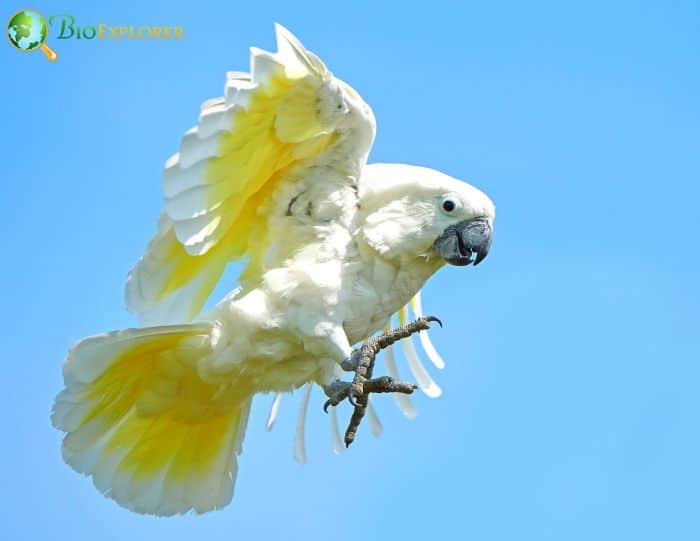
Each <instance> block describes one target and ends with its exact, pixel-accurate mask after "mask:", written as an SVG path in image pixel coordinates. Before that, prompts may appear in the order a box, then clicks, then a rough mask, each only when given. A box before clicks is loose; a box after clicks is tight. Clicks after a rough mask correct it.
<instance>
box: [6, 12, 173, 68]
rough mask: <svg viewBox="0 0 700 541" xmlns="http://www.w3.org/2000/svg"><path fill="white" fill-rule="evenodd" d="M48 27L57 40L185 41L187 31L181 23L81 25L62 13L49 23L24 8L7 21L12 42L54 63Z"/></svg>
mask: <svg viewBox="0 0 700 541" xmlns="http://www.w3.org/2000/svg"><path fill="white" fill-rule="evenodd" d="M49 27H50V28H51V30H52V31H53V32H55V33H56V36H55V37H56V39H77V40H87V41H90V40H93V39H98V40H108V41H121V40H125V39H130V40H134V39H135V40H168V41H170V40H182V39H185V33H184V30H183V28H182V26H150V25H142V26H133V25H132V26H119V25H110V24H107V23H100V24H97V25H82V24H78V23H77V22H76V20H75V17H74V16H73V15H70V14H67V13H61V14H57V15H51V16H50V17H49V22H48V24H47V22H46V19H45V18H44V16H43V15H42V14H41V13H39V12H38V11H34V10H31V9H23V10H20V11H18V12H16V13H13V14H12V16H11V17H10V20H9V21H7V37H8V39H9V40H10V44H11V45H12V46H13V47H14V48H15V49H18V50H20V51H23V52H25V53H29V52H32V51H37V50H40V51H42V52H43V53H44V54H45V55H46V58H48V59H49V60H50V61H52V62H54V61H55V60H56V59H57V58H58V54H56V51H54V50H53V49H52V48H51V47H49V46H48V45H46V43H45V41H46V37H47V36H48V33H49Z"/></svg>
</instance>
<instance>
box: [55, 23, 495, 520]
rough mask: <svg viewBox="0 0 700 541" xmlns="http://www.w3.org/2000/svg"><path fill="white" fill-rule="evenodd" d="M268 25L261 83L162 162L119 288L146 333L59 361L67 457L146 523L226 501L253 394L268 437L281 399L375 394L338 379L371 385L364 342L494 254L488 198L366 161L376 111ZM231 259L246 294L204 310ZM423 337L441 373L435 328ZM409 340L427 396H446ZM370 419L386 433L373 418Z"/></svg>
mask: <svg viewBox="0 0 700 541" xmlns="http://www.w3.org/2000/svg"><path fill="white" fill-rule="evenodd" d="M276 29H277V43H278V51H277V52H276V53H268V52H265V51H262V50H259V49H255V48H253V49H251V68H250V70H251V71H250V73H249V74H248V73H238V72H234V73H230V74H229V75H228V77H227V81H226V88H225V95H224V96H223V97H221V98H216V99H213V100H208V101H207V102H205V103H204V104H203V105H202V109H201V113H200V117H199V121H198V123H197V125H196V126H195V127H193V128H192V129H190V130H189V131H187V132H186V133H185V135H184V137H183V139H182V142H181V145H180V150H179V152H178V153H177V154H175V155H173V156H172V157H171V158H170V159H168V160H167V162H166V165H165V171H164V173H163V192H164V196H165V208H164V211H163V213H162V215H161V217H160V220H159V224H158V231H157V233H156V235H155V236H154V237H153V239H152V240H151V242H150V244H149V245H148V249H147V251H146V253H145V255H144V256H143V257H142V258H141V260H139V262H138V263H137V264H136V266H135V267H134V268H133V269H132V270H131V272H130V273H129V277H128V280H127V285H126V303H127V307H128V308H129V310H131V311H133V312H136V313H138V314H139V316H140V318H141V321H142V323H144V324H145V325H149V326H146V327H143V328H138V329H126V330H122V331H117V332H112V333H107V334H102V335H97V336H93V337H89V338H86V339H84V340H82V341H80V342H78V343H77V344H76V345H75V346H74V347H73V348H72V349H71V351H70V352H69V354H68V357H67V359H66V361H65V365H64V371H63V374H64V380H65V389H64V390H63V391H62V392H61V393H60V394H59V395H58V397H57V398H56V403H55V405H54V409H53V414H52V421H53V424H54V426H56V427H57V428H58V429H60V430H62V431H64V432H66V436H65V438H64V441H63V456H64V459H65V460H66V462H67V463H68V464H69V465H70V466H71V467H72V468H74V469H75V470H76V471H78V472H80V473H83V474H86V475H91V476H92V478H93V481H94V483H95V486H96V487H97V488H98V489H99V490H100V491H101V492H103V493H104V494H106V495H108V496H109V497H111V498H113V499H114V500H115V501H117V502H118V503H119V504H120V505H122V506H124V507H127V508H129V509H131V510H133V511H136V512H139V513H150V514H155V515H172V514H177V513H185V512H187V511H190V510H194V511H195V512H198V513H203V512H206V511H209V510H212V509H217V508H221V507H223V506H225V505H226V504H227V503H229V501H230V500H231V498H232V496H233V488H234V483H235V478H236V472H237V469H238V462H237V456H238V455H239V454H240V452H241V445H242V441H243V436H244V434H245V430H246V425H247V421H248V413H249V411H250V405H251V401H252V398H253V396H254V395H255V394H257V393H262V392H274V393H277V395H276V398H275V400H274V403H273V408H272V411H271V414H270V418H269V420H268V426H271V425H272V423H273V422H274V418H275V416H276V412H277V409H278V407H279V396H280V393H283V392H288V391H291V390H293V389H296V388H299V387H301V386H303V385H310V384H312V383H315V384H318V385H320V386H321V387H322V388H323V389H324V391H325V392H326V393H327V394H328V395H329V396H330V397H331V400H333V401H334V402H333V404H335V403H337V401H338V400H339V398H342V397H345V396H348V395H349V396H350V399H352V398H353V396H355V398H356V399H357V398H358V397H359V398H363V397H366V396H367V395H362V394H361V393H360V394H357V391H356V390H354V389H355V388H354V387H353V386H352V385H350V384H343V383H342V382H341V381H340V380H339V377H340V375H341V374H342V371H343V369H345V370H351V371H353V370H354V371H355V372H356V381H357V378H358V377H359V376H358V375H357V374H359V373H360V371H361V369H360V368H358V367H359V366H360V365H361V364H362V362H363V361H362V359H361V355H359V354H358V351H359V350H357V349H356V350H353V349H352V346H353V345H355V344H357V343H359V342H362V341H363V340H366V339H367V338H368V337H370V336H372V335H373V334H375V333H376V332H377V331H379V330H381V329H383V328H385V327H386V326H387V325H388V323H389V322H390V321H391V318H392V315H393V314H398V315H399V317H400V320H401V324H404V323H405V321H406V320H407V317H408V309H407V307H408V306H409V305H410V306H411V307H412V310H413V312H414V314H415V315H416V316H417V317H419V319H421V317H420V316H422V308H421V306H420V297H419V295H418V293H419V290H420V289H421V287H422V286H423V284H424V283H425V281H426V280H427V279H428V278H429V277H430V276H431V275H432V274H433V273H434V272H436V271H437V270H438V269H439V268H440V267H442V266H443V265H444V264H445V263H450V264H454V265H467V264H470V263H474V264H477V263H479V262H480V261H481V260H482V259H483V258H484V257H485V256H486V253H487V252H488V250H489V247H490V243H491V233H492V227H493V219H494V214H495V211H494V206H493V204H492V203H491V201H490V200H489V198H488V197H487V196H486V195H484V194H483V193H482V192H480V191H479V190H477V189H476V188H474V187H472V186H470V185H468V184H466V183H464V182H461V181H458V180H456V179H453V178H451V177H449V176H447V175H444V174H442V173H439V172H437V171H434V170H431V169H427V168H422V167H415V166H409V165H400V164H374V165H367V164H366V161H367V156H368V153H369V151H370V148H371V146H372V143H373V141H374V136H375V120H374V115H373V114H372V110H371V109H370V108H369V106H368V105H367V104H366V103H365V102H364V101H363V100H362V98H361V97H360V96H359V95H358V94H357V92H355V91H354V90H353V89H352V88H351V87H350V86H349V85H347V84H346V83H344V82H343V81H341V80H340V79H338V78H336V77H334V76H333V75H332V74H331V72H330V71H328V69H327V68H326V66H325V65H324V64H323V62H321V60H320V59H319V58H318V57H316V56H315V55H314V54H313V53H311V52H309V51H308V50H306V49H305V48H304V47H303V46H302V45H301V44H300V43H299V41H298V40H297V39H296V38H295V37H294V36H292V35H291V34H290V33H289V32H288V31H287V30H285V29H284V28H282V27H281V26H277V27H276ZM239 260H240V261H243V262H244V269H243V271H242V273H241V275H240V277H239V287H238V288H237V289H235V290H234V291H232V292H231V293H230V294H229V295H228V296H226V297H225V298H224V299H223V300H221V301H220V302H219V303H218V304H217V305H216V306H215V307H214V308H213V309H212V310H210V311H209V312H207V313H205V314H201V315H200V312H201V310H202V307H203V306H204V303H205V302H206V300H207V298H208V297H209V296H210V294H211V292H212V290H213V289H214V287H215V286H216V284H217V282H218V280H219V278H220V277H221V275H222V273H223V271H224V269H225V267H226V265H227V264H229V263H230V262H232V261H239ZM198 316H199V317H198ZM195 318H197V320H196V321H194V322H193V320H194V319H195ZM422 319H423V320H425V318H422ZM423 328H425V327H423ZM421 343H422V345H423V347H424V349H425V351H426V352H427V353H428V355H429V357H430V358H431V359H432V360H433V362H434V363H435V364H436V365H438V366H440V365H441V364H442V359H441V358H440V357H439V355H438V354H437V352H436V351H435V350H434V348H433V346H432V344H431V343H430V341H429V339H428V338H427V336H426V335H425V333H422V335H421ZM405 344H406V353H407V357H408V360H409V365H410V367H411V369H412V372H413V373H414V375H415V376H416V378H417V381H418V384H419V386H420V387H421V388H422V389H423V390H424V391H425V392H426V393H427V394H429V395H431V394H432V395H433V396H436V395H437V394H439V388H438V387H437V386H436V385H435V384H434V382H432V380H431V379H430V376H429V375H428V374H427V372H426V371H425V369H424V368H423V367H422V365H421V363H420V361H419V360H418V359H417V356H416V354H415V351H414V350H413V346H412V344H411V343H410V341H408V342H405ZM388 353H389V356H388V369H389V372H390V375H392V376H394V377H395V379H398V378H397V377H396V376H397V375H396V370H397V368H396V363H395V361H394V358H393V354H391V352H390V351H389V352H388ZM369 372H370V373H371V368H370V370H369ZM372 381H374V380H372ZM372 385H374V387H375V388H378V387H377V385H378V384H377V383H376V382H375V383H367V387H368V388H370V387H371V386H372ZM386 389H389V387H387V388H386ZM309 391H310V387H307V393H306V398H305V400H304V405H303V406H302V411H305V404H307V403H308V392H309ZM408 392H410V389H409V391H408ZM353 393H355V394H353ZM396 396H397V397H399V398H398V402H399V405H400V407H401V408H402V410H403V411H404V413H405V414H406V415H407V416H412V415H415V412H414V411H413V409H412V405H411V404H410V402H408V401H407V397H405V396H404V395H396ZM331 400H329V402H330V401H331ZM365 403H366V400H365ZM333 415H334V413H333ZM333 419H335V417H333ZM370 421H374V422H373V424H374V426H375V428H377V427H378V421H376V419H374V417H373V415H372V412H371V411H370ZM303 424H304V415H302V416H301V418H300V422H299V426H298V432H300V433H303ZM346 441H347V440H346ZM300 445H301V446H300ZM336 446H338V438H337V437H336ZM297 456H298V458H300V459H303V442H302V443H301V444H299V443H298V445H297Z"/></svg>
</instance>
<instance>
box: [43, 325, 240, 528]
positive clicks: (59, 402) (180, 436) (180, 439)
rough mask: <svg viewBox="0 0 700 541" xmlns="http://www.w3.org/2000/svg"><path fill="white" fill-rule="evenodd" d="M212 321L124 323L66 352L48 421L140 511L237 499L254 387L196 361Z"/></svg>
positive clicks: (112, 493) (100, 481) (75, 458)
mask: <svg viewBox="0 0 700 541" xmlns="http://www.w3.org/2000/svg"><path fill="white" fill-rule="evenodd" d="M212 330H213V325H212V324H210V323H196V324H189V325H173V326H164V327H148V328H143V329H127V330H123V331H117V332H113V333H109V334H102V335H99V336H93V337H90V338H86V339H84V340H82V341H80V342H78V344H76V345H75V346H74V347H73V349H71V351H70V352H69V354H68V358H67V359H66V363H65V366H64V371H63V376H64V380H65V389H64V390H63V391H62V392H61V393H60V394H59V395H58V396H57V397H56V403H55V405H54V408H53V414H52V416H51V420H52V422H53V425H54V426H55V427H56V428H58V429H59V430H62V431H64V432H66V436H65V438H64V440H63V458H64V459H65V461H66V462H67V463H68V464H69V465H70V466H71V467H72V468H73V469H74V470H75V471H77V472H79V473H82V474H85V475H91V476H92V479H93V482H94V483H95V486H96V487H97V489H98V490H99V491H100V492H102V493H103V494H105V495H107V496H109V497H110V498H112V499H114V500H115V501H116V502H117V503H119V504H120V505H122V506H124V507H126V508H128V509H131V510H132V511H136V512H138V513H148V514H153V515H174V514H178V513H186V512H188V511H189V510H194V511H195V512H197V513H204V512H207V511H210V510H212V509H220V508H222V507H224V506H225V505H227V504H228V503H229V502H230V501H231V498H232V497H233V487H234V483H235V480H236V473H237V471H238V464H237V460H236V456H237V455H239V454H240V453H241V443H242V441H243V436H244V434H245V429H246V424H247V422H248V413H249V411H250V403H251V399H252V393H251V392H250V390H249V389H248V388H247V386H246V384H245V383H244V382H241V383H240V384H236V383H235V382H234V383H232V384H229V385H221V384H214V383H208V382H205V381H203V380H202V379H201V378H200V377H199V376H198V373H197V361H198V360H200V359H201V358H202V357H204V356H206V355H207V354H208V353H209V352H210V351H211V347H212Z"/></svg>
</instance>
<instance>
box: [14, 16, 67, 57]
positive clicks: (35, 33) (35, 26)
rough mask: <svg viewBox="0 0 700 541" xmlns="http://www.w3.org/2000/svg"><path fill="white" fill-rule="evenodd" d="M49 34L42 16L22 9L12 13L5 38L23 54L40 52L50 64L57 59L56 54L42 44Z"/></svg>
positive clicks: (47, 26)
mask: <svg viewBox="0 0 700 541" xmlns="http://www.w3.org/2000/svg"><path fill="white" fill-rule="evenodd" d="M48 34H49V25H48V24H47V23H46V19H45V18H44V16H43V15H42V14H41V13H39V12H37V11H33V10H31V9H22V10H20V11H17V12H16V13H13V14H12V15H11V16H10V20H9V21H7V38H8V39H9V40H10V44H11V45H12V46H13V47H14V48H15V49H17V50H19V51H22V52H24V53H31V52H34V51H37V50H40V51H41V52H42V53H44V55H45V56H46V58H48V59H49V60H50V61H51V62H55V61H56V60H57V59H58V54H56V51H54V50H53V49H52V48H51V47H49V46H48V45H46V43H44V42H45V41H46V37H47V36H48Z"/></svg>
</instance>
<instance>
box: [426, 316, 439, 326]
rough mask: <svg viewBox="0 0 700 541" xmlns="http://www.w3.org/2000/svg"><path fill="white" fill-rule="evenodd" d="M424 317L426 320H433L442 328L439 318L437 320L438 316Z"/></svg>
mask: <svg viewBox="0 0 700 541" xmlns="http://www.w3.org/2000/svg"><path fill="white" fill-rule="evenodd" d="M425 319H426V321H434V322H435V323H437V324H438V325H440V328H442V321H440V320H439V319H438V318H436V317H435V316H426V318H425Z"/></svg>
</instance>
